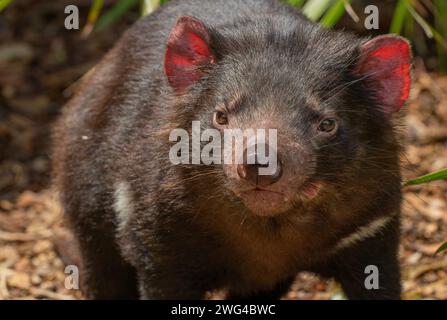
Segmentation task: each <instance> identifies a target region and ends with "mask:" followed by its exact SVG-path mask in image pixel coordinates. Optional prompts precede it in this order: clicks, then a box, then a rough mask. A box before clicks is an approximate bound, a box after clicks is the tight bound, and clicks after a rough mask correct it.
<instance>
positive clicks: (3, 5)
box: [0, 0, 13, 11]
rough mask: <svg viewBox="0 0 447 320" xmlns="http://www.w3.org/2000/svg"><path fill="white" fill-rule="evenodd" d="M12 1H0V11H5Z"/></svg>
mask: <svg viewBox="0 0 447 320" xmlns="http://www.w3.org/2000/svg"><path fill="white" fill-rule="evenodd" d="M12 1H13V0H0V11H2V10H3V9H6V7H7V6H9V5H10V4H11V3H12Z"/></svg>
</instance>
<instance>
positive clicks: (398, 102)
mask: <svg viewBox="0 0 447 320" xmlns="http://www.w3.org/2000/svg"><path fill="white" fill-rule="evenodd" d="M410 70H411V49H410V45H409V44H408V41H407V40H405V39H404V38H401V37H398V36H392V35H384V36H379V37H376V38H374V39H372V40H370V41H368V42H366V43H365V44H363V45H362V47H361V49H360V59H359V62H358V64H357V70H356V71H357V73H358V74H359V75H360V76H362V77H365V83H366V85H367V86H368V87H369V88H370V89H371V90H372V91H374V92H375V94H376V98H377V99H378V100H379V103H380V105H381V107H382V110H383V112H384V113H385V114H386V115H390V114H391V113H393V112H396V111H398V110H399V109H400V108H401V107H402V106H403V105H404V103H405V101H406V100H407V99H408V96H409V94H410V86H411V74H410Z"/></svg>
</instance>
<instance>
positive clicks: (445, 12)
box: [434, 0, 447, 73]
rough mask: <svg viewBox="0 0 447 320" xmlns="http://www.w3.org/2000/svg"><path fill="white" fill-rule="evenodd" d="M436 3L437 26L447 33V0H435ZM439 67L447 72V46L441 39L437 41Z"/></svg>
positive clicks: (437, 28) (441, 32) (438, 29)
mask: <svg viewBox="0 0 447 320" xmlns="http://www.w3.org/2000/svg"><path fill="white" fill-rule="evenodd" d="M434 4H435V26H436V30H437V31H439V32H440V34H444V35H447V1H446V0H434ZM437 50H438V58H439V67H440V70H441V71H442V72H446V73H447V48H445V46H443V45H442V44H441V43H440V42H439V41H438V42H437Z"/></svg>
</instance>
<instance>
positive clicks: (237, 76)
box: [53, 0, 411, 299]
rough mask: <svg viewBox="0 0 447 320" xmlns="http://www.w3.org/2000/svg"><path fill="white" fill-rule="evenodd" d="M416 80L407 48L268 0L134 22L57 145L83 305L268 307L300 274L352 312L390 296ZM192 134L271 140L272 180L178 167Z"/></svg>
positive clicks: (195, 0) (215, 2) (188, 8)
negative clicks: (362, 302)
mask: <svg viewBox="0 0 447 320" xmlns="http://www.w3.org/2000/svg"><path fill="white" fill-rule="evenodd" d="M410 69H411V52H410V47H409V44H408V43H407V41H406V40H404V39H402V38H400V37H397V36H392V35H385V36H378V37H375V38H372V39H369V38H361V37H357V36H355V35H351V34H348V33H345V32H337V31H329V30H326V29H324V28H321V27H320V26H318V24H315V23H312V22H310V21H308V20H307V19H306V18H304V17H303V16H302V15H301V14H300V13H299V12H297V11H296V10H295V9H294V8H292V7H289V6H287V5H285V4H282V3H280V2H279V1H273V0H256V1H255V0H225V1H224V0H208V1H202V0H182V1H175V0H174V1H170V2H169V3H168V4H166V5H164V6H162V7H161V8H160V9H159V10H157V11H156V12H154V13H153V14H151V15H150V16H147V17H145V18H142V19H141V20H140V21H138V22H137V23H136V24H135V25H134V26H133V27H132V28H131V29H130V30H129V31H128V32H126V33H125V34H124V36H123V37H122V38H121V39H120V40H119V41H118V43H117V44H116V46H115V47H114V48H113V49H112V50H111V51H110V52H109V53H108V54H107V55H106V56H105V58H104V59H103V60H102V62H100V63H99V64H98V65H97V66H96V67H95V69H94V71H93V72H91V74H89V75H88V76H86V77H85V79H84V81H83V83H82V84H81V86H80V89H79V91H78V93H77V94H76V95H75V96H74V97H73V98H72V99H71V101H70V102H69V103H68V105H67V106H66V107H65V109H64V111H63V115H62V117H61V119H60V121H59V123H58V125H57V127H56V130H55V132H54V138H55V148H54V155H53V156H54V174H55V184H56V187H57V189H58V191H59V194H60V198H61V202H62V204H63V208H64V210H65V213H66V216H67V218H68V221H69V223H70V225H71V227H72V229H73V231H74V233H75V235H76V237H77V240H78V241H79V245H80V250H81V253H82V258H83V266H82V273H81V279H82V281H83V289H84V292H85V294H86V296H87V297H88V298H96V299H102V298H144V299H164V298H168V299H177V298H178V299H196V298H203V297H204V296H205V294H206V292H209V291H212V290H220V289H221V290H224V291H226V292H227V297H228V298H230V299H232V298H233V299H234V298H264V299H267V298H268V299H274V298H279V297H281V295H282V294H284V293H285V292H287V290H288V288H289V285H290V283H291V282H292V281H293V279H294V277H295V275H296V274H297V272H299V271H311V272H314V273H316V274H319V275H321V276H323V277H330V278H335V279H336V280H337V281H338V282H340V283H341V285H342V287H343V290H344V291H345V293H346V294H347V296H348V297H349V298H351V299H398V298H399V296H400V291H401V287H400V276H399V266H398V261H397V248H398V238H399V211H400V202H401V192H400V170H399V152H400V147H399V143H398V140H399V139H398V138H397V135H396V132H395V131H396V130H395V125H394V124H393V123H395V122H396V121H395V118H396V114H395V112H396V111H398V110H399V109H400V108H401V107H402V106H403V105H404V103H405V101H406V100H407V98H408V95H409V90H410V81H411V78H410V72H411V70H410ZM193 121H198V123H199V124H200V129H201V131H202V132H203V130H206V129H217V130H219V131H217V132H223V131H224V130H225V129H241V130H245V129H248V128H254V129H261V128H263V129H276V130H277V131H276V132H277V143H276V154H277V160H278V161H277V166H276V168H275V170H274V172H271V173H270V174H267V175H261V174H260V172H259V169H260V168H261V167H265V166H266V163H261V162H260V161H259V162H258V161H257V160H255V162H254V163H249V161H247V159H248V158H247V157H246V158H244V159H243V161H242V163H235V164H231V163H230V164H228V163H222V162H220V163H219V162H217V161H216V162H213V163H211V164H204V163H203V162H202V163H201V164H187V163H181V164H175V163H173V162H172V161H170V157H169V155H170V152H171V148H172V146H173V144H174V143H175V141H170V135H171V132H172V130H173V129H176V128H182V129H185V130H187V132H188V134H191V132H192V129H191V128H192V127H191V125H192V122H193ZM171 140H172V139H171ZM203 143H204V141H202V144H203ZM266 143H267V144H270V143H271V141H270V142H269V141H267V142H266ZM244 145H246V144H244ZM255 150H257V149H255ZM370 266H372V267H370ZM368 270H373V271H377V274H376V275H375V276H376V278H377V279H376V278H375V280H374V281H372V284H371V283H370V282H369V280H370V279H369V280H368V275H370V274H369V273H368V272H369V271H368ZM365 272H366V273H365ZM377 285H378V286H377Z"/></svg>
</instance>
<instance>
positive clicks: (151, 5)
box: [141, 0, 161, 16]
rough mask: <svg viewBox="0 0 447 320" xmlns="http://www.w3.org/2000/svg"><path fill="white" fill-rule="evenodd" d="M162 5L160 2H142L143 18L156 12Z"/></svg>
mask: <svg viewBox="0 0 447 320" xmlns="http://www.w3.org/2000/svg"><path fill="white" fill-rule="evenodd" d="M160 4H161V1H160V0H141V16H146V15H148V14H151V13H152V12H154V11H155V10H156V9H157V8H158V7H159V6H160Z"/></svg>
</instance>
